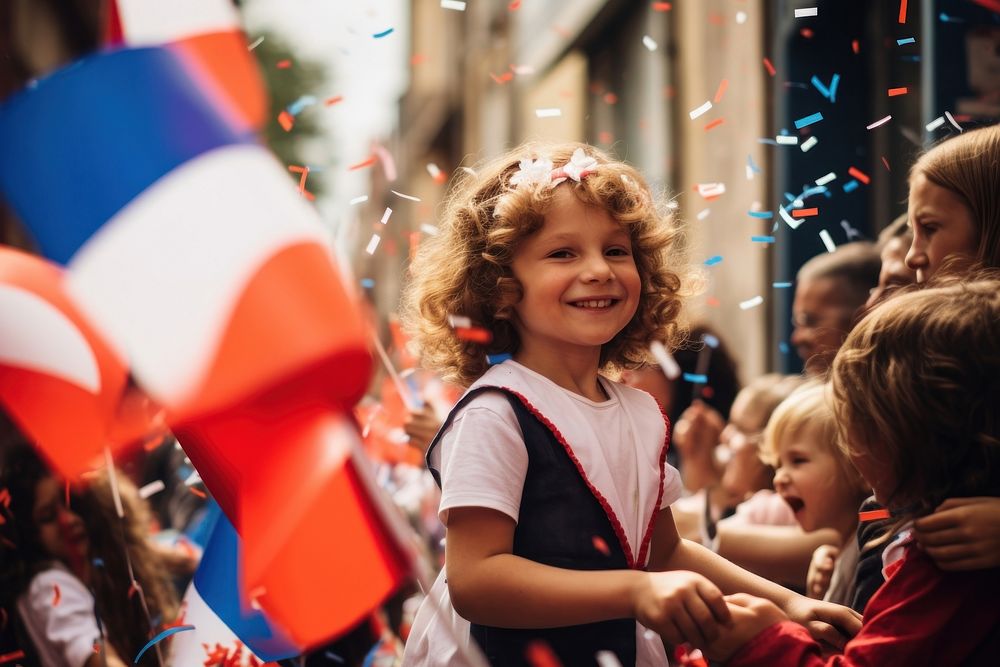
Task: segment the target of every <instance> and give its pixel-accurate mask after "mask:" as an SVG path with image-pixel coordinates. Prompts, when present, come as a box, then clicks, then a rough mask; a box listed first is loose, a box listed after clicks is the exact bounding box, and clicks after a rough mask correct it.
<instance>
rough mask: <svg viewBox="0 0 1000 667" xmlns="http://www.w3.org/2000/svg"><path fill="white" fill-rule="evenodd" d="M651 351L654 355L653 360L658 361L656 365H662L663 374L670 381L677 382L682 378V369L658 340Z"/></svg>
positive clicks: (651, 347)
mask: <svg viewBox="0 0 1000 667" xmlns="http://www.w3.org/2000/svg"><path fill="white" fill-rule="evenodd" d="M649 351H650V352H651V353H652V354H653V358H654V359H656V363H658V364H660V368H662V369H663V374H664V375H666V376H667V379H668V380H676V379H677V378H679V377H680V376H681V367H680V365H678V363H677V362H676V361H675V360H674V358H673V356H672V355H671V354H670V352H669V351H667V348H665V347H664V346H663V343H661V342H660V341H658V340H654V341H653V342H652V344H651V345H650V346H649Z"/></svg>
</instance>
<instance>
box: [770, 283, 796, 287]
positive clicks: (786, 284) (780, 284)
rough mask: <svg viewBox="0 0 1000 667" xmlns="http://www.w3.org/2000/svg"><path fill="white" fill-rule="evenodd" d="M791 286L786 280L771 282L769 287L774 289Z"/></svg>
mask: <svg viewBox="0 0 1000 667" xmlns="http://www.w3.org/2000/svg"><path fill="white" fill-rule="evenodd" d="M791 286H792V284H791V283H787V282H781V283H771V287H773V288H775V289H787V288H789V287H791Z"/></svg>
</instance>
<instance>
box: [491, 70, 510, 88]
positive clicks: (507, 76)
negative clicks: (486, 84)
mask: <svg viewBox="0 0 1000 667" xmlns="http://www.w3.org/2000/svg"><path fill="white" fill-rule="evenodd" d="M490 78H491V79H493V81H494V82H495V83H496V84H498V85H501V86H502V85H503V84H505V83H507V82H508V81H510V80H511V79H513V78H514V74H513V72H504V73H503V74H501V75H500V76H497V75H496V74H494V73H493V72H490Z"/></svg>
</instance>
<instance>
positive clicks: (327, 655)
mask: <svg viewBox="0 0 1000 667" xmlns="http://www.w3.org/2000/svg"><path fill="white" fill-rule="evenodd" d="M323 657H324V658H327V659H329V660H333V661H334V662H339V663H340V664H344V659H343V658H341V657H340V656H339V655H337V654H336V653H334V652H333V651H327V652H326V653H324V654H323Z"/></svg>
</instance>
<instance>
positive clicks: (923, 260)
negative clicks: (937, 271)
mask: <svg viewBox="0 0 1000 667" xmlns="http://www.w3.org/2000/svg"><path fill="white" fill-rule="evenodd" d="M903 261H905V262H906V266H907V267H909V268H910V270H911V271H917V270H919V269H925V268H927V252H926V251H925V250H924V245H923V243H921V242H920V241H918V240H917V239H916V238H914V239H913V242H912V243H911V244H910V249H909V250H907V251H906V258H905V259H904V260H903Z"/></svg>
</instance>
